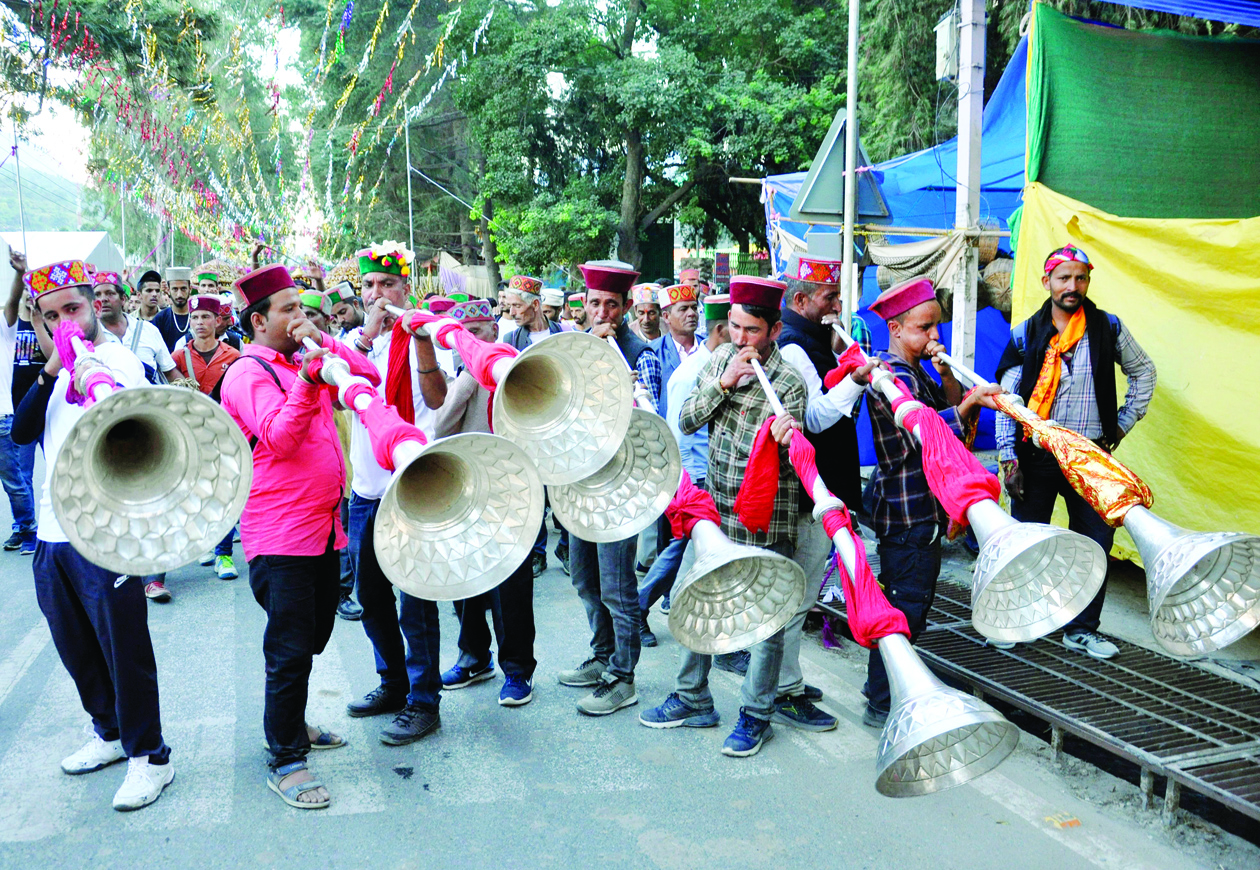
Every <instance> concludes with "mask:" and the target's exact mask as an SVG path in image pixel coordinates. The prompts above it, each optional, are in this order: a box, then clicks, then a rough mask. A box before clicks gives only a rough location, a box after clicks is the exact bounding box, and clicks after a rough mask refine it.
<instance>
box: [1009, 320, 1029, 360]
mask: <svg viewBox="0 0 1260 870" xmlns="http://www.w3.org/2000/svg"><path fill="white" fill-rule="evenodd" d="M1027 334H1028V321H1027V320H1021V321H1020V322H1019V323H1017V324H1015V325H1014V326H1012V327H1011V341H1012V342H1014V343H1015V350H1016V352H1017V353H1019V355H1020V356H1021V357H1022V356H1023V355H1024V336H1026V335H1027Z"/></svg>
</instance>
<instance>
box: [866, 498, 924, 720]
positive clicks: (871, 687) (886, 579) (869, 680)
mask: <svg viewBox="0 0 1260 870" xmlns="http://www.w3.org/2000/svg"><path fill="white" fill-rule="evenodd" d="M940 532H941V529H940V526H938V525H937V524H936V523H935V522H933V521H931V520H929V521H927V522H919V523H915V524H914V525H912V526H911V527H910V528H909V529H907V530H906V531H904V532H899V533H897V534H893V535H889V536H888V537H886V538H880V539H879V585H881V586H883V587H884V592H885V593H886V594H887V595H888V603H889V604H891V605H892V606H893V607H895V608H897V609H898V610H900V611H901V612H902V613H904V614H905V615H906V622H907V623H909V625H910V642H911V643H914V642H915V641H916V640H917V639H918V637H919V633H920V632H921V631H923V629H924V628H926V627H927V617H928V611H929V610H930V609H931V608H932V599H934V598H935V597H936V579H937V577H939V576H940V573H941V534H940ZM866 700H867V703H868V704H869V705H870V706H871V708H872V709H875V710H878V711H880V712H881V713H887V712H888V708H889V706H890V705H891V703H892V700H891V694H890V692H889V689H888V672H887V671H886V670H884V659H883V657H882V656H881V655H880V654H879V650H878V649H872V650H871V652H870V658H869V659H868V661H867V668H866Z"/></svg>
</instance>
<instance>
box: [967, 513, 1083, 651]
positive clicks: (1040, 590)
mask: <svg viewBox="0 0 1260 870" xmlns="http://www.w3.org/2000/svg"><path fill="white" fill-rule="evenodd" d="M967 516H968V519H970V520H971V523H972V526H973V527H974V528H975V530H976V535H977V537H978V539H979V541H980V555H979V557H978V558H977V559H976V566H975V575H974V578H973V580H972V587H971V613H972V616H971V619H972V624H973V625H974V626H975V628H976V631H978V632H980V633H981V634H982V635H984V636H985V637H988V638H992V639H993V640H998V641H1005V642H1014V643H1026V642H1028V641H1032V640H1036V639H1037V638H1039V637H1044V636H1045V635H1047V634H1049V633H1050V632H1052V631H1054V630H1055V629H1057V628H1062V627H1063V626H1065V625H1067V624H1068V623H1069V622H1071V621H1072V620H1073V619H1074V618H1075V617H1076V616H1077V615H1078V614H1079V613H1080V612H1081V611H1082V610H1084V609H1085V608H1086V607H1088V606H1089V604H1090V602H1091V601H1093V600H1094V597H1095V596H1096V595H1097V594H1098V590H1099V589H1101V588H1102V584H1103V580H1105V579H1106V577H1107V554H1106V553H1104V552H1103V549H1102V547H1100V546H1098V544H1096V543H1094V542H1093V541H1091V540H1090V539H1089V538H1087V537H1085V536H1084V535H1080V534H1077V533H1076V532H1071V531H1069V530H1067V529H1063V528H1059V527H1058V526H1051V525H1046V524H1044V523H1020V522H1016V521H1015V520H1014V519H1012V518H1011V517H1010V516H1008V515H1007V514H1006V513H1005V512H1004V511H1003V510H1002V509H1001V508H999V507H998V506H997V505H996V504H994V503H993V502H991V501H988V502H981V503H980V504H977V505H974V506H973V507H972V508H970V509H969V510H968V512H967Z"/></svg>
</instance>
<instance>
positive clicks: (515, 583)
mask: <svg viewBox="0 0 1260 870" xmlns="http://www.w3.org/2000/svg"><path fill="white" fill-rule="evenodd" d="M487 610H489V611H490V617H491V619H492V620H493V622H494V636H495V638H496V639H497V640H498V644H499V667H501V668H503V673H505V674H516V675H518V676H522V677H525V678H526V679H529V678H530V677H532V676H533V675H534V668H535V667H537V665H538V662H537V661H536V660H535V659H534V572H533V569H532V568H531V566H530V560H529V559H526V560H525V561H524V562H522V563H521V565H520V567H519V568H517V569H516V570H515V571H513V572H512V574H511V576H510V577H508V578H507V579H506V580H504V581H503V582H502V583H500V584H499V585H498V586H497V587H496V588H494V589H491V590H490V591H489V592H484V593H482V594H481V595H478V596H476V597H474V598H468V599H466V600H464V601H456V602H455V615H456V616H458V617H459V652H460V655H459V663H460V664H461V665H463V666H465V667H468V668H474V667H485V666H486V665H488V664H489V663H490V629H489V627H487V625H486V611H487Z"/></svg>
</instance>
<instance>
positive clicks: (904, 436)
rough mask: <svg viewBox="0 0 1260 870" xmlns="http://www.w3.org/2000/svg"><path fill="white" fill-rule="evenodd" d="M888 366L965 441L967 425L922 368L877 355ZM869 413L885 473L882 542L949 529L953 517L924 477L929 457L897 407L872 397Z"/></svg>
mask: <svg viewBox="0 0 1260 870" xmlns="http://www.w3.org/2000/svg"><path fill="white" fill-rule="evenodd" d="M875 356H876V357H878V358H879V359H881V360H883V361H884V362H886V363H888V364H889V366H890V367H891V368H892V371H893V374H894V375H896V376H897V377H898V378H900V379H901V382H902V383H903V384H905V385H906V386H907V387H909V388H910V392H911V394H913V395H914V397H915V398H916V399H918V400H919V401H920V402H922V403H923V404H925V405H927V406H928V407H929V408H934V409H936V410H937V411H939V412H940V415H941V417H942V418H943V419H944V420H945V422H946V423H948V424H949V428H951V429H953V430H954V434H956V435H958V436H959V437H960V438H961V437H962V434H963V429H962V424H961V423H960V422H959V420H958V412H957V409H956V408H954V407H951V406H950V404H949V402H948V401H947V400H946V399H945V390H944V388H943V387H941V385H940V384H938V383H937V382H936V381H935V380H933V379H932V376H931V375H929V374H928V373H927V372H926V371H924V370H923V367H922V365H914V366H912V365H910V363H908V362H906V361H905V360H903V359H902V358H901V357H898V356H893V355H892V354H891V353H888V352H887V351H881V352H879V353H877V354H875ZM869 394H870V395H869V398H868V403H869V404H868V406H867V407H868V409H869V411H870V417H871V434H872V435H873V436H874V438H875V456H876V458H877V459H878V460H879V470H878V471H877V472H876V474H875V486H874V495H875V509H874V520H875V534H876V535H877V536H879V537H881V538H884V537H888V536H890V535H896V534H899V533H901V532H904V531H907V530H908V529H909V528H910V527H911V526H912V525H914V524H915V523H921V522H925V521H935V522H937V523H939V524H941V525H942V526H944V524H945V522H946V520H947V519H948V517H947V516H946V514H945V509H944V508H943V507H941V503H940V502H939V501H937V500H936V496H934V495H932V490H930V489H929V488H928V482H927V475H925V474H924V473H923V453H922V452H921V451H920V449H919V442H918V441H916V440H915V438H914V435H912V434H911V433H909V432H907V431H906V430H904V429H902V428H901V427H899V426H898V425H897V421H896V420H895V419H894V418H893V412H892V404H891V403H890V402H889V401H888V399H886V398H885V397H884V394H883V393H881V392H879V391H878V390H875V389H872V390H870V391H869Z"/></svg>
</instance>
